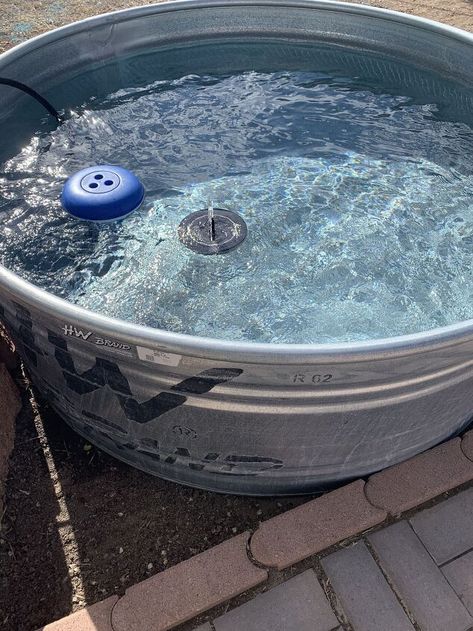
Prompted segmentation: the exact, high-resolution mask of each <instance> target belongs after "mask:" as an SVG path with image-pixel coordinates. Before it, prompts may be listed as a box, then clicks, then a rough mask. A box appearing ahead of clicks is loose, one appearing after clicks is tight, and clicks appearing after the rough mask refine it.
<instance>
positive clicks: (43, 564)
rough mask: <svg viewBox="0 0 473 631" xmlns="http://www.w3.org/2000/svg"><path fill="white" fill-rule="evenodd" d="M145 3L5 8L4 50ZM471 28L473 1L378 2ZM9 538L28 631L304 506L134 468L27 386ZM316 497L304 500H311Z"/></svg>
mask: <svg viewBox="0 0 473 631" xmlns="http://www.w3.org/2000/svg"><path fill="white" fill-rule="evenodd" d="M139 4H143V2H142V1H141V0H119V1H116V2H110V1H108V0H98V1H96V2H94V3H89V2H85V1H84V0H67V1H66V0H62V1H59V0H58V1H55V2H51V1H50V0H38V1H31V0H17V1H16V2H15V3H13V2H6V1H0V9H1V11H0V15H1V18H0V20H1V22H0V50H2V49H7V48H9V47H11V46H12V45H15V44H17V43H19V42H21V41H23V40H25V39H28V38H29V37H32V36H33V35H36V34H38V33H40V32H43V31H45V30H49V29H52V28H54V27H57V26H60V25H62V24H65V23H67V22H71V21H73V20H76V19H80V18H84V17H87V16H89V15H92V14H97V13H102V12H105V11H109V10H113V9H118V8H123V7H126V6H132V5H139ZM365 4H373V5H378V6H382V7H385V8H391V9H397V10H401V11H405V12H408V13H415V14H418V15H422V16H425V17H430V18H433V19H436V20H439V21H443V22H447V23H450V24H453V25H455V26H459V27H462V28H465V29H470V30H473V1H472V0H451V1H450V2H449V3H443V2H440V1H439V0H425V1H423V0H422V1H419V0H399V1H398V0H380V1H374V0H369V1H367V2H365ZM17 380H18V382H19V383H20V384H21V385H22V388H23V390H22V392H23V398H24V406H23V411H22V412H21V414H20V416H19V418H18V424H17V434H16V441H15V449H14V452H13V455H12V458H11V466H10V475H9V480H8V484H7V499H6V510H5V515H4V517H3V522H2V525H1V530H0V627H1V628H2V629H4V631H18V630H21V631H29V630H34V629H36V628H38V627H39V626H41V625H43V624H45V623H47V622H50V621H52V620H55V619H57V618H60V617H61V616H64V615H66V614H68V613H70V612H71V611H73V610H76V609H78V608H80V607H82V606H84V605H85V604H91V603H93V602H95V601H97V600H101V599H103V598H105V597H107V596H109V595H111V594H113V593H121V592H123V591H124V590H125V588H126V587H128V586H130V585H133V584H134V583H136V582H137V581H140V580H143V579H144V578H146V577H147V576H149V575H151V574H155V573H156V572H159V571H161V570H163V569H165V568H166V567H169V566H171V565H174V564H176V563H178V562H179V561H182V560H184V559H186V558H189V557H190V556H193V555H194V554H196V553H199V552H201V551H203V550H205V549H207V548H209V547H211V546H213V545H215V544H217V543H219V542H221V541H223V540H225V539H227V538H229V537H231V536H233V535H234V534H237V533H240V532H242V531H244V530H245V529H247V528H250V529H255V528H256V527H257V525H258V522H259V521H261V520H265V519H268V518H269V517H271V516H273V515H275V514H277V513H279V512H282V511H284V510H287V509H289V508H291V507H293V506H295V505H296V504H298V503H300V502H302V501H305V500H302V499H301V498H292V499H291V498H286V499H284V500H271V499H265V500H262V499H254V498H238V497H232V496H225V495H216V494H212V493H206V492H203V491H197V490H193V489H188V488H184V487H181V486H178V485H175V484H172V483H169V482H165V481H162V480H159V479H157V478H153V477H151V476H148V475H146V474H143V473H141V472H139V471H137V470H134V469H132V468H130V467H128V466H126V465H124V464H122V463H120V462H118V461H116V460H113V459H112V458H110V457H109V456H107V455H106V454H104V453H101V452H99V451H98V450H96V449H95V448H93V447H92V446H91V445H89V444H87V443H86V442H85V441H84V440H83V439H82V438H80V437H79V436H77V435H76V434H74V433H73V432H72V431H71V430H70V429H69V428H68V427H67V426H66V425H65V424H64V423H63V422H62V421H61V420H60V419H58V417H57V416H56V415H55V414H54V413H53V412H52V411H51V410H50V409H49V408H48V406H47V405H46V404H44V403H43V404H40V403H38V402H37V400H35V398H34V397H33V395H32V393H31V391H30V390H29V389H28V388H27V384H26V381H25V379H24V378H23V376H22V375H21V374H17ZM306 499H307V498H306Z"/></svg>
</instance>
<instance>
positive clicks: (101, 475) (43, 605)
mask: <svg viewBox="0 0 473 631" xmlns="http://www.w3.org/2000/svg"><path fill="white" fill-rule="evenodd" d="M19 383H20V385H22V387H23V396H24V406H23V411H22V412H21V413H20V416H19V418H18V422H17V434H16V440H15V448H14V451H13V455H12V458H11V464H10V473H9V479H8V483H7V500H6V512H5V515H4V518H3V523H2V529H1V531H0V628H1V629H2V630H3V631H19V630H21V631H30V630H31V631H32V630H34V629H37V628H38V627H39V626H41V625H42V624H45V623H47V622H51V621H52V620H55V619H57V618H60V617H62V616H64V615H66V614H68V613H70V611H72V610H76V609H78V608H80V607H82V606H84V604H91V603H93V602H96V601H98V600H101V599H103V598H105V597H107V596H109V595H111V594H114V593H122V592H123V591H124V590H125V588H126V587H128V586H130V585H133V584H134V583H136V582H138V581H141V580H143V579H145V578H147V577H148V576H150V575H151V574H155V573H157V572H159V571H161V570H164V569H165V568H166V567H169V566H171V565H175V564H176V563H178V562H179V561H183V560H184V559H187V558H189V557H191V556H193V555H195V554H197V553H199V552H202V551H203V550H206V549H207V548H209V547H211V546H213V545H216V544H217V543H220V542H222V541H224V540H225V539H228V538H230V537H232V536H233V535H235V534H237V533H240V532H243V531H244V530H246V529H247V528H251V529H254V528H256V527H257V525H258V522H259V521H261V520H264V519H268V518H269V517H271V516H273V515H275V514H277V513H280V512H282V511H284V510H287V509H289V508H291V507H293V506H295V505H296V504H298V503H301V502H302V501H305V500H303V499H301V498H297V499H296V498H294V499H288V498H284V499H278V500H275V499H257V498H244V497H234V496H226V495H217V494H215V493H206V492H204V491H199V490H195V489H189V488H185V487H182V486H179V485H176V484H172V483H170V482H165V481H163V480H159V479H158V478H155V477H152V476H150V475H146V474H144V473H141V472H140V471H137V470H135V469H132V468H131V467H128V466H127V465H124V464H122V463H120V462H118V461H117V460H114V459H113V458H111V457H109V456H107V455H106V454H104V453H102V452H100V451H98V450H97V449H95V448H93V447H92V446H91V445H89V444H88V443H86V442H85V441H84V440H83V439H82V438H80V437H79V436H78V435H77V434H75V433H74V432H73V431H72V430H70V429H69V428H68V427H67V426H66V424H65V423H63V422H62V421H61V420H60V419H59V418H58V417H57V416H56V415H55V414H54V413H53V412H52V411H51V410H50V409H49V408H48V406H47V405H46V404H42V405H40V406H39V408H38V404H37V401H36V400H35V399H33V398H32V393H31V391H29V390H28V389H25V380H24V379H22V378H21V376H20V377H19Z"/></svg>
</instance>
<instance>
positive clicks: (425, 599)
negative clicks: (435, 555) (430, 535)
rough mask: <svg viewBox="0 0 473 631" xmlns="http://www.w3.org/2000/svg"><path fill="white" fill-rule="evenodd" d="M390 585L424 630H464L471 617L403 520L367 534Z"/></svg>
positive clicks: (468, 624)
mask: <svg viewBox="0 0 473 631" xmlns="http://www.w3.org/2000/svg"><path fill="white" fill-rule="evenodd" d="M369 541H370V542H371V544H372V545H373V547H374V549H375V551H376V554H377V555H378V557H379V560H380V562H381V565H382V567H383V568H384V570H385V572H386V574H387V576H388V577H389V579H390V580H391V581H392V583H393V585H394V588H395V589H396V591H397V592H398V594H399V595H400V596H401V598H402V600H403V602H405V603H406V605H407V607H408V609H409V610H410V611H411V612H412V614H413V615H414V618H415V619H416V621H417V622H418V624H419V626H420V627H421V629H423V630H425V631H447V630H448V631H468V630H469V629H470V628H471V627H472V626H473V619H472V618H471V616H470V615H469V613H468V611H467V610H466V609H465V607H464V606H463V604H462V602H461V601H460V599H459V598H458V596H457V595H456V593H455V592H454V591H453V589H452V587H451V586H450V584H449V583H448V582H447V580H446V578H445V577H444V575H443V574H442V572H441V571H440V569H439V568H438V567H437V566H436V565H435V563H434V561H433V560H432V558H431V556H430V555H429V553H428V552H427V550H426V549H425V548H424V546H423V545H422V543H421V541H420V540H419V539H418V537H417V536H416V534H415V533H414V531H413V530H412V528H411V527H410V526H409V524H408V522H407V521H402V522H399V523H397V524H394V525H393V526H389V527H388V528H384V529H383V530H379V531H378V532H375V533H373V534H371V535H370V536H369Z"/></svg>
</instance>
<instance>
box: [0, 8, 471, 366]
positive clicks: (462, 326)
mask: <svg viewBox="0 0 473 631" xmlns="http://www.w3.org/2000/svg"><path fill="white" fill-rule="evenodd" d="M250 5H251V6H269V7H275V8H277V7H292V8H297V7H301V8H309V9H310V8H313V9H323V10H326V11H327V10H328V11H334V12H340V11H341V12H344V13H352V14H356V15H361V16H367V17H372V18H379V19H383V20H388V21H392V22H397V23H399V24H401V25H406V26H413V27H417V28H421V29H424V30H425V31H431V32H432V33H436V34H441V35H444V36H446V37H448V38H450V39H456V40H458V41H461V42H462V43H466V44H468V45H470V46H472V47H473V34H471V33H468V32H467V31H463V30H461V29H458V28H455V27H453V26H449V25H446V24H441V23H439V22H436V21H433V20H429V19H426V18H421V17H417V16H412V15H408V14H405V13H400V12H397V11H392V10H389V9H381V8H377V7H371V6H366V5H360V4H351V3H346V2H338V1H336V0H256V1H253V0H226V1H225V0H170V1H167V2H162V3H159V4H152V5H144V6H139V7H132V8H129V9H123V10H118V11H112V12H109V13H104V14H100V15H97V16H93V17H90V18H86V19H84V20H80V21H77V22H73V23H71V24H68V25H66V26H62V27H60V28H57V29H54V30H51V31H48V32H46V33H44V34H42V35H38V36H36V37H34V38H31V39H29V40H27V41H25V42H23V43H21V44H19V45H17V46H15V47H13V48H12V49H10V50H8V51H6V52H4V53H2V54H1V55H0V72H1V71H2V66H3V65H4V64H5V63H8V64H10V63H12V62H14V61H15V59H17V58H21V57H22V56H23V55H25V54H28V53H31V52H33V51H34V50H36V49H38V48H40V47H41V46H42V45H44V44H48V43H51V42H53V41H56V40H60V39H62V38H64V37H68V36H70V35H73V34H75V33H79V32H82V31H85V30H87V28H88V27H89V26H92V25H106V24H113V23H116V22H121V21H126V20H129V19H133V18H135V17H144V16H146V15H148V14H157V13H167V12H169V11H180V10H183V9H193V10H194V9H195V10H198V9H201V8H212V7H225V6H231V7H233V8H234V7H238V6H241V7H245V6H250ZM0 287H3V289H5V290H6V291H7V293H9V294H10V295H11V296H12V297H13V298H15V299H17V300H20V301H21V302H23V303H25V304H27V305H29V306H30V307H32V308H34V309H37V310H38V311H40V312H41V311H43V312H44V311H48V312H51V313H53V314H54V316H55V317H56V318H63V319H64V322H65V323H69V322H72V323H73V324H74V325H76V324H77V325H79V326H82V327H84V328H85V329H88V330H93V331H96V332H101V333H103V334H106V335H109V336H110V337H115V338H116V337H118V338H120V339H121V340H126V341H127V342H131V343H135V344H145V345H148V346H151V347H156V348H160V349H162V350H167V351H170V352H176V353H182V354H185V355H191V356H195V357H202V358H208V359H216V360H225V361H234V362H245V363H260V362H263V363H265V364H280V363H285V364H293V365H298V364H302V363H304V364H306V363H314V364H316V363H320V362H323V363H325V362H329V361H332V360H334V359H335V360H338V361H343V360H344V359H345V360H347V361H348V360H350V361H353V360H357V359H358V360H360V361H363V360H365V361H368V360H371V359H375V358H377V357H378V358H382V357H384V358H386V357H389V356H396V357H399V356H403V355H410V354H413V353H416V352H419V351H424V352H425V351H427V352H428V351H429V350H436V349H439V348H442V347H451V346H454V345H456V344H462V343H464V342H465V341H469V340H473V319H469V320H465V321H462V322H458V323H456V324H452V325H449V326H444V327H438V328H435V329H430V330H427V331H421V332H418V333H412V334H408V335H402V336H393V337H388V338H378V339H373V340H366V341H360V342H346V343H343V342H342V343H336V344H309V343H308V344H276V343H274V344H272V343H257V342H244V341H233V340H220V339H213V338H207V337H198V336H193V335H189V334H184V333H173V332H170V331H165V330H162V329H155V328H152V327H147V326H143V325H139V324H133V323H132V322H127V321H125V320H120V319H117V318H111V317H108V316H105V315H102V314H99V313H96V312H93V311H89V310H87V309H84V308H82V307H79V306H77V305H75V304H73V303H71V302H69V301H67V300H65V299H62V298H59V297H57V296H54V295H53V294H51V293H49V292H47V291H46V290H43V289H40V288H38V287H36V286H35V285H33V284H32V283H30V282H28V281H26V280H24V279H23V278H21V277H20V276H19V275H17V274H16V273H15V272H12V271H10V270H8V269H7V268H5V267H4V266H2V265H1V264H0Z"/></svg>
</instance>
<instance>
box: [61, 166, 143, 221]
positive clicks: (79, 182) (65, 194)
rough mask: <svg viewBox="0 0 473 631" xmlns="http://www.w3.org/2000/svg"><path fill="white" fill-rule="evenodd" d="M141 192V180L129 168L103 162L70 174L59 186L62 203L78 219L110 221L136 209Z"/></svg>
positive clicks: (141, 199) (140, 198)
mask: <svg viewBox="0 0 473 631" xmlns="http://www.w3.org/2000/svg"><path fill="white" fill-rule="evenodd" d="M144 194H145V189H144V187H143V184H142V183H141V182H140V180H139V179H138V178H137V177H136V175H134V174H133V173H131V171H127V170H126V169H123V168H122V167H117V166H111V165H110V164H102V165H99V166H94V167H88V168H87V169H82V170H81V171H78V172H77V173H74V175H71V177H70V178H69V179H68V180H67V181H66V183H65V184H64V188H63V189H62V194H61V204H62V206H63V208H64V209H65V210H67V212H68V213H70V214H71V215H74V217H77V218H78V219H86V220H87V221H113V220H115V219H123V217H126V216H127V215H129V214H130V213H131V212H133V211H134V210H136V209H137V208H138V207H139V206H140V205H141V203H142V201H143V198H144Z"/></svg>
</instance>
